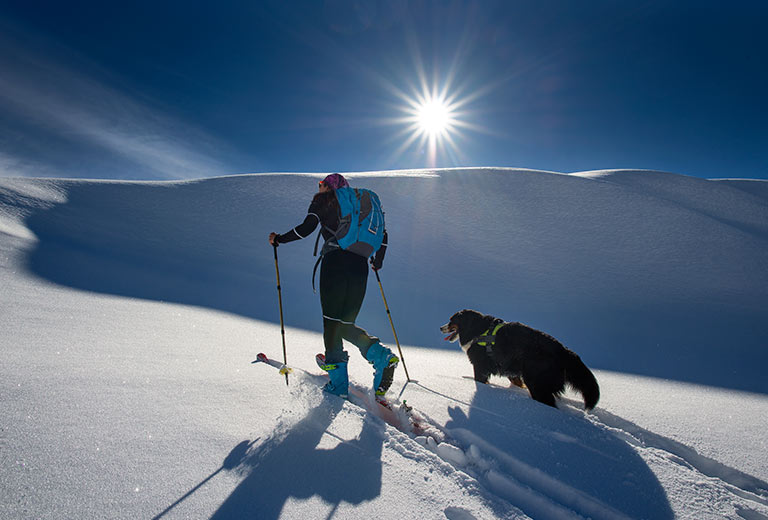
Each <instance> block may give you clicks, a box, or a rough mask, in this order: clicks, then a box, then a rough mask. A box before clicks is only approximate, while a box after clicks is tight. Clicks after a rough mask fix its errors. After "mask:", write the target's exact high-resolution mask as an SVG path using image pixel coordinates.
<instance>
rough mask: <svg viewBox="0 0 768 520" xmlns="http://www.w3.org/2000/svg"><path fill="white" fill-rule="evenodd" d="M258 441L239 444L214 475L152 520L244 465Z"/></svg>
mask: <svg viewBox="0 0 768 520" xmlns="http://www.w3.org/2000/svg"><path fill="white" fill-rule="evenodd" d="M258 440H259V438H258V437H257V438H256V439H254V440H252V441H249V440H245V441H242V442H241V443H239V444H238V445H237V446H235V447H234V448H233V449H232V451H230V452H229V455H227V457H226V458H225V459H224V462H223V463H222V464H221V466H220V467H219V468H218V469H217V470H216V471H214V472H213V473H211V474H210V475H208V476H207V477H205V478H204V479H203V480H201V481H200V483H199V484H197V485H196V486H195V487H193V488H192V489H190V490H189V491H188V492H186V493H185V494H184V495H183V496H182V497H181V498H179V499H178V500H177V501H176V502H174V503H173V504H171V505H170V506H168V507H166V508H165V510H163V512H161V513H159V514H158V515H155V516H153V517H152V520H160V519H161V518H162V517H164V516H165V515H167V514H168V513H169V512H170V511H171V510H172V509H173V508H175V507H176V506H178V505H179V504H181V503H182V502H184V501H185V500H186V499H188V498H189V497H191V496H192V495H193V494H194V493H195V492H196V491H197V490H198V489H200V488H201V487H203V486H204V485H205V484H207V483H208V482H209V481H211V480H212V479H213V478H214V477H215V476H216V475H218V474H219V473H221V472H222V471H224V470H233V469H235V468H236V467H237V466H239V465H240V464H241V463H242V461H243V460H244V459H245V456H246V454H247V453H248V450H249V449H250V447H251V446H253V445H254V444H255V443H256V441H258Z"/></svg>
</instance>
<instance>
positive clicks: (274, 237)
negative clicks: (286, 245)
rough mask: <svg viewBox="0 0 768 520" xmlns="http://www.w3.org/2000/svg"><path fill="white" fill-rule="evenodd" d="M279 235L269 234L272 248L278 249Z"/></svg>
mask: <svg viewBox="0 0 768 520" xmlns="http://www.w3.org/2000/svg"><path fill="white" fill-rule="evenodd" d="M277 236H278V235H277V233H270V234H269V244H270V245H272V246H275V247H277V246H278V245H279V244H280V243H279V242H278V241H277Z"/></svg>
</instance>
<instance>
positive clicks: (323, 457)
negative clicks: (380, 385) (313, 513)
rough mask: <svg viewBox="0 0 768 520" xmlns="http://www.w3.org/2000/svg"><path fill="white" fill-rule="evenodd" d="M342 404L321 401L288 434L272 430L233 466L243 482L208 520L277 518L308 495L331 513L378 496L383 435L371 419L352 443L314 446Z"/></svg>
mask: <svg viewBox="0 0 768 520" xmlns="http://www.w3.org/2000/svg"><path fill="white" fill-rule="evenodd" d="M342 406H343V402H342V401H341V400H340V399H336V398H333V397H326V399H324V401H323V402H322V403H321V404H319V405H318V406H316V407H315V408H314V409H312V411H310V413H309V414H308V415H307V416H306V417H305V418H304V419H302V420H301V421H300V422H299V423H298V424H296V425H295V426H292V427H291V428H290V430H288V432H287V434H285V435H282V434H281V432H280V431H277V432H276V433H275V434H273V436H272V437H271V438H270V439H268V440H266V441H265V442H264V443H262V444H260V445H259V446H257V447H253V448H251V449H249V450H248V451H247V452H245V453H244V454H243V455H242V456H241V460H240V462H239V464H237V465H236V466H235V467H234V468H233V469H234V470H235V471H238V472H240V473H242V474H243V475H245V478H244V480H243V481H242V482H241V483H240V484H239V485H238V486H237V488H236V489H235V490H234V491H233V492H232V494H231V495H230V496H229V497H228V498H227V499H226V500H225V501H224V502H223V503H222V504H221V506H220V507H219V509H218V510H217V511H216V512H215V513H214V514H213V516H212V517H211V518H212V519H216V520H223V519H245V518H278V517H279V516H280V513H281V511H282V509H283V507H284V505H285V503H286V501H287V500H288V499H289V498H291V497H294V498H309V497H312V496H317V497H319V498H321V499H322V500H323V501H324V502H326V503H328V504H329V505H330V506H331V507H330V508H329V511H330V512H331V513H332V512H333V511H334V510H335V509H336V508H337V507H338V505H339V504H340V503H341V502H348V503H350V504H359V503H361V502H363V501H366V500H371V499H374V498H376V497H377V496H379V495H380V494H381V473H382V468H381V453H382V443H383V437H382V435H381V431H380V429H379V428H377V427H376V424H375V422H374V421H371V420H370V419H369V418H366V419H365V420H364V421H363V429H362V431H361V433H360V436H359V437H358V438H357V439H354V440H351V441H342V442H341V443H340V444H338V445H337V446H335V447H334V448H332V449H322V448H318V447H317V446H318V444H319V443H320V439H321V438H322V437H323V434H325V433H326V432H327V430H328V427H329V426H330V424H331V422H333V419H334V417H335V416H336V414H337V413H338V412H339V410H341V408H342ZM283 433H284V432H283ZM246 442H247V441H246ZM241 446H243V443H240V444H238V447H241ZM238 447H236V448H235V450H238ZM228 458H231V457H228Z"/></svg>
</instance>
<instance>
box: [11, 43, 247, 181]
mask: <svg viewBox="0 0 768 520" xmlns="http://www.w3.org/2000/svg"><path fill="white" fill-rule="evenodd" d="M44 47H45V45H44ZM49 47H51V49H53V51H55V52H50V53H49V52H46V53H45V55H43V54H42V53H41V52H39V51H36V52H33V51H30V50H27V49H26V48H24V46H23V45H21V44H20V43H19V41H18V40H11V39H10V38H8V37H6V36H1V35H0V48H1V49H2V52H0V70H2V74H0V116H3V115H4V116H5V117H2V118H0V125H2V126H3V127H5V128H0V129H2V130H3V133H6V134H7V133H13V134H15V135H22V136H23V139H20V140H23V141H25V142H30V141H35V142H37V143H38V146H37V150H40V148H41V147H40V146H39V143H41V142H42V143H44V142H45V141H46V140H51V141H56V142H57V143H61V142H66V143H69V144H70V145H72V147H73V148H74V149H77V150H79V151H80V152H79V153H82V150H90V151H91V152H92V153H93V155H94V158H95V157H96V156H98V157H99V161H97V162H98V164H100V165H101V167H102V168H103V165H104V160H105V157H107V158H108V159H109V162H108V164H109V163H111V162H112V161H113V162H114V165H115V170H122V171H123V172H125V171H130V170H131V169H132V168H133V169H135V171H136V177H143V178H157V179H178V178H194V177H202V176H212V175H219V174H224V173H233V172H232V171H231V170H230V169H229V168H228V167H227V165H226V162H225V161H223V160H221V159H219V158H218V157H221V156H226V154H227V152H226V151H225V150H226V146H225V145H224V144H222V143H220V142H217V140H216V139H215V138H214V137H212V136H211V135H209V134H208V133H206V132H205V131H204V130H202V129H200V128H196V127H195V126H194V125H192V124H190V123H188V122H185V121H181V120H179V119H177V118H174V117H171V116H169V115H167V112H166V111H164V110H163V109H162V107H157V106H151V105H150V103H148V102H143V101H140V100H139V98H140V96H139V93H136V95H134V94H133V93H130V92H125V91H122V90H118V89H117V88H114V87H112V86H110V85H109V84H108V81H106V80H105V79H102V78H109V76H108V75H107V74H106V73H105V72H104V71H102V70H100V69H98V68H97V67H95V66H93V65H92V64H89V63H88V62H87V61H86V60H84V59H83V58H82V57H80V56H77V55H75V54H74V53H73V52H71V51H62V50H61V49H60V48H56V47H55V46H53V45H49ZM53 56H56V57H53ZM18 141H19V140H8V139H4V140H0V154H1V155H0V158H2V162H1V163H0V167H1V168H0V172H2V173H1V174H3V175H28V174H29V173H30V172H32V171H37V168H35V167H34V166H38V167H42V168H43V169H44V170H46V169H47V171H43V173H42V174H41V173H37V175H50V174H51V172H56V173H57V174H58V175H61V176H67V175H68V173H69V172H67V171H61V170H62V168H61V165H57V164H56V160H55V157H53V156H52V155H51V156H48V155H47V154H46V153H45V152H43V153H42V154H41V155H40V156H34V157H29V155H28V153H29V151H28V150H27V151H26V152H25V151H24V150H22V149H21V147H17V146H15V144H14V143H17V142H18ZM42 149H43V150H45V148H44V146H43V147H42ZM78 162H79V163H80V164H85V163H87V157H81V158H79V160H78ZM87 176H91V177H93V176H97V177H98V176H100V177H105V178H109V177H112V176H114V174H113V173H112V172H110V171H104V172H103V173H101V172H92V173H90V172H89V174H88V175H87ZM121 176H125V175H124V174H123V175H121Z"/></svg>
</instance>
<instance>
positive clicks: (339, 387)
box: [317, 354, 349, 398]
mask: <svg viewBox="0 0 768 520" xmlns="http://www.w3.org/2000/svg"><path fill="white" fill-rule="evenodd" d="M320 356H322V358H321V357H320ZM321 363H322V364H321ZM317 364H318V365H319V366H320V368H322V369H323V370H325V371H326V372H328V377H329V378H330V379H331V380H330V381H328V382H327V383H325V386H323V391H325V392H328V393H329V394H333V395H338V396H339V397H344V398H346V397H347V396H348V395H349V375H348V374H347V362H346V361H345V362H343V363H325V356H324V355H322V354H318V355H317Z"/></svg>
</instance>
